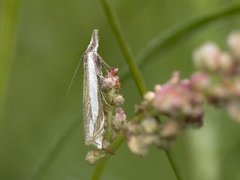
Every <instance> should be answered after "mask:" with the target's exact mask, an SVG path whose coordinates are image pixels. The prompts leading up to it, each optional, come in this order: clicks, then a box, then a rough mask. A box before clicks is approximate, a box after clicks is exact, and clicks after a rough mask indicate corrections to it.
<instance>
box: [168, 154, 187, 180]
mask: <svg viewBox="0 0 240 180" xmlns="http://www.w3.org/2000/svg"><path fill="white" fill-rule="evenodd" d="M165 154H166V156H167V158H168V161H169V163H170V164H171V167H172V169H173V171H174V174H175V176H176V178H177V180H183V179H182V177H181V174H180V172H179V169H178V168H177V166H176V164H175V161H174V159H173V157H172V153H171V152H170V150H166V151H165Z"/></svg>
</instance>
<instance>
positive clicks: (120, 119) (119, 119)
mask: <svg viewBox="0 0 240 180" xmlns="http://www.w3.org/2000/svg"><path fill="white" fill-rule="evenodd" d="M113 126H114V128H115V129H116V130H120V129H123V128H124V127H125V126H126V114H125V112H124V110H123V109H122V108H117V109H116V115H115V117H114V118H113Z"/></svg>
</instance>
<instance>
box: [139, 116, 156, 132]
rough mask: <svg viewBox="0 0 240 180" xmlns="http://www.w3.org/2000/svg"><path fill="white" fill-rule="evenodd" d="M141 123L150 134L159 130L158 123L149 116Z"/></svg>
mask: <svg viewBox="0 0 240 180" xmlns="http://www.w3.org/2000/svg"><path fill="white" fill-rule="evenodd" d="M141 124H142V127H143V129H144V131H145V132H146V133H149V134H151V133H154V132H156V131H158V130H159V126H158V123H157V121H156V120H155V119H154V118H151V117H149V118H147V119H144V120H143V121H142V122H141Z"/></svg>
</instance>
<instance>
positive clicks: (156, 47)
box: [121, 2, 240, 80]
mask: <svg viewBox="0 0 240 180" xmlns="http://www.w3.org/2000/svg"><path fill="white" fill-rule="evenodd" d="M237 14H240V3H239V2H238V3H234V4H231V5H228V6H226V5H225V6H224V7H219V8H215V9H214V10H213V11H211V12H208V13H206V14H203V15H201V16H197V17H194V18H191V19H189V20H187V21H184V22H182V23H180V24H178V25H176V26H174V27H173V28H170V29H169V30H167V31H166V32H165V33H160V34H159V35H158V36H156V37H155V38H153V39H152V40H150V41H149V42H148V43H147V45H146V46H145V47H144V48H143V50H141V51H140V53H139V54H138V55H137V60H138V61H137V64H139V67H140V68H142V67H144V66H145V65H146V62H148V63H149V61H151V60H153V59H152V57H153V56H154V55H156V54H158V53H160V52H161V51H162V50H165V49H167V48H168V47H170V46H171V47H172V45H174V44H176V42H178V41H179V40H181V39H184V38H185V37H186V36H189V34H191V33H193V32H194V31H197V30H199V29H200V28H202V27H205V26H206V25H208V24H210V23H212V22H215V21H217V20H219V19H221V18H226V17H231V16H232V15H237ZM129 75H130V73H129V71H128V70H127V68H125V69H124V70H123V71H122V74H121V79H122V80H125V79H126V78H128V77H129Z"/></svg>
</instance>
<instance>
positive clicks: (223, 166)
mask: <svg viewBox="0 0 240 180" xmlns="http://www.w3.org/2000/svg"><path fill="white" fill-rule="evenodd" d="M234 2H236V3H237V0H235V1H234V0H181V1H178V0H172V1H167V0H148V1H144V0H131V1H129V0H111V1H110V4H111V7H112V8H113V10H114V11H115V14H116V16H117V17H118V20H119V23H120V25H121V29H122V31H123V33H124V36H125V39H126V41H127V42H128V44H129V47H130V48H131V51H132V53H133V55H134V56H135V57H136V56H137V54H138V53H139V52H141V50H142V49H143V48H144V47H145V45H146V44H147V43H148V42H149V41H150V40H151V39H154V38H155V37H156V36H158V35H159V34H161V33H163V32H168V31H169V29H171V28H172V27H175V26H176V25H178V24H181V23H182V22H184V21H186V20H189V19H191V18H192V17H198V16H201V15H203V14H205V13H208V12H211V11H215V10H217V9H219V8H224V7H226V6H228V5H230V4H232V3H234ZM236 6H237V4H236ZM238 6H239V4H238ZM0 10H1V11H0V22H1V23H0V24H1V31H0V33H2V34H1V35H0V37H1V38H2V39H1V41H0V48H2V49H3V50H4V51H3V50H2V51H0V52H1V55H0V57H1V59H0V60H1V64H0V65H1V68H0V70H1V73H0V74H1V76H2V77H1V81H0V88H1V92H2V93H1V106H0V107H1V110H0V112H1V114H0V116H1V119H0V179H1V180H30V179H42V180H75V179H81V180H88V179H89V178H90V176H91V172H92V170H93V166H90V165H88V164H87V163H86V162H85V160H84V158H85V154H86V152H87V148H86V147H85V146H84V143H83V135H84V133H83V119H82V76H83V73H82V71H81V72H80V73H79V74H78V77H77V79H76V80H75V82H74V84H73V87H72V89H71V92H70V94H69V95H68V96H67V95H66V91H67V88H68V85H69V83H70V80H71V78H72V74H73V72H74V71H75V68H76V66H77V64H78V62H79V59H80V57H81V55H82V54H83V52H84V50H85V49H86V47H87V45H88V43H89V40H90V36H91V33H92V30H93V29H94V28H97V29H99V32H100V49H99V53H100V54H101V56H102V57H103V58H104V59H105V61H106V62H107V63H108V64H109V65H111V66H117V67H119V68H120V72H121V70H124V69H125V68H126V63H125V60H124V56H123V55H122V52H121V49H120V48H119V46H118V43H117V41H116V39H115V37H114V34H113V33H112V31H111V28H110V26H109V24H108V22H107V19H106V16H105V14H104V11H103V9H102V7H101V4H100V2H99V1H97V0H88V1H84V0H69V1H64V0H50V1H49V0H34V1H33V0H21V1H20V0H19V1H18V0H1V1H0ZM8 22H9V23H8ZM239 28H240V13H239V14H238V13H235V14H232V15H230V16H227V17H223V18H221V19H219V20H217V21H214V22H212V23H209V24H207V25H204V26H202V27H201V28H198V29H197V30H196V31H194V32H191V33H189V34H187V35H185V36H184V37H183V38H182V39H181V40H180V41H177V42H175V43H173V44H172V45H171V46H170V47H167V48H165V49H163V50H162V51H161V52H159V53H155V55H154V56H152V57H151V58H148V59H147V62H146V63H145V65H144V66H143V67H142V68H141V72H142V74H143V76H144V80H145V81H146V84H147V86H148V88H149V89H151V88H153V87H154V85H155V84H157V83H164V82H165V81H166V80H167V79H169V77H170V75H171V73H172V71H174V70H179V71H181V73H182V76H183V77H187V76H188V75H190V74H191V73H192V72H193V71H194V66H193V64H192V52H193V50H194V49H195V48H197V47H199V46H200V45H201V44H203V43H204V42H206V41H210V40H211V41H214V42H217V43H218V44H220V46H221V47H222V48H223V49H226V45H225V41H226V37H227V35H228V34H229V33H230V32H232V31H235V30H240V29H239ZM122 91H123V95H124V97H125V99H126V101H125V110H126V113H127V116H128V117H129V118H130V117H132V115H133V113H134V104H137V103H139V102H140V101H141V96H140V94H139V93H138V91H137V88H136V86H135V84H134V81H133V80H132V78H131V77H128V78H127V79H124V81H122ZM204 121H205V124H204V127H202V128H201V129H200V130H188V131H187V132H185V133H184V134H182V135H181V136H180V137H179V138H178V140H177V142H176V143H175V144H174V145H173V146H172V152H173V157H174V160H175V161H176V164H177V167H178V168H179V169H180V172H181V175H182V176H183V177H184V179H185V180H226V179H230V180H239V179H240V171H239V162H240V155H239V152H240V125H239V124H238V123H236V122H234V121H232V120H231V119H230V118H229V117H228V116H227V114H226V113H225V112H224V111H217V110H216V109H214V108H212V107H206V115H205V118H204ZM63 134H64V136H63ZM59 139H61V142H60V143H59ZM54 147H55V148H54ZM102 179H104V180H133V179H138V180H146V179H151V180H158V179H167V180H174V179H175V176H174V174H173V172H172V169H171V167H170V164H169V162H168V161H167V159H166V156H165V154H164V153H163V152H162V151H160V150H157V149H154V148H153V149H151V150H150V152H149V154H148V155H147V156H146V157H138V156H136V155H133V154H131V153H130V151H129V150H128V149H127V146H126V144H125V143H124V144H123V146H121V148H120V149H119V151H117V153H116V154H115V155H114V156H112V157H111V159H110V161H109V163H108V164H107V166H106V169H105V171H104V174H103V178H102Z"/></svg>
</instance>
